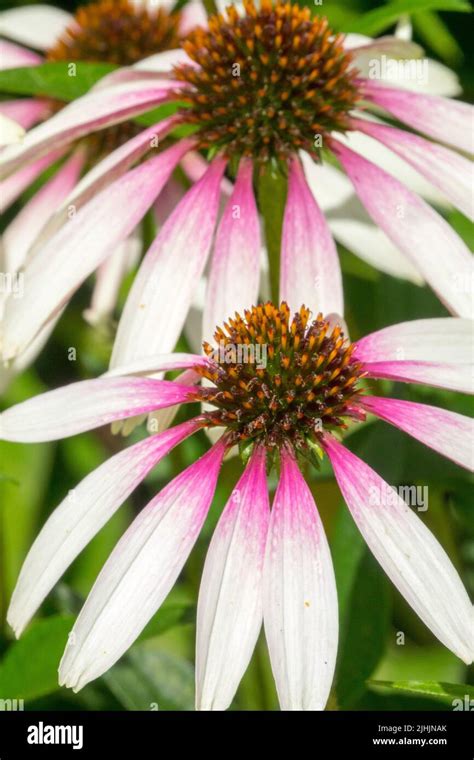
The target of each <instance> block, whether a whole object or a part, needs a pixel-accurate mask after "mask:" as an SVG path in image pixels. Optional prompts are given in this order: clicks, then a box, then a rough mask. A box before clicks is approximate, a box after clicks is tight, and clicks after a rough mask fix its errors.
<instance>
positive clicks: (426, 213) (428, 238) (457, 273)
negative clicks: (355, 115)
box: [333, 143, 473, 318]
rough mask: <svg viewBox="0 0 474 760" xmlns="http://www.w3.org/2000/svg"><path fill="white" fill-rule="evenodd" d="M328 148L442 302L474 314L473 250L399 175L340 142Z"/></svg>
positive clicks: (464, 313)
mask: <svg viewBox="0 0 474 760" xmlns="http://www.w3.org/2000/svg"><path fill="white" fill-rule="evenodd" d="M333 148H334V150H335V151H336V153H337V156H338V158H339V159H340V160H341V162H342V164H343V166H344V168H345V170H346V172H347V173H348V175H349V177H350V179H351V181H352V183H353V185H354V187H355V189H356V192H357V194H358V195H359V197H360V199H361V200H362V203H363V204H364V206H365V208H366V209H367V211H368V213H369V214H370V216H371V217H372V219H373V220H374V221H375V222H376V224H378V225H379V226H380V227H381V228H382V229H383V230H384V232H385V233H386V234H387V235H388V237H389V238H390V239H391V240H392V241H393V242H394V243H395V245H396V246H397V247H398V248H399V249H400V250H402V251H403V252H404V253H406V255H407V256H408V257H409V258H411V260H412V261H413V263H414V264H415V266H417V267H418V269H419V270H420V272H421V274H422V275H423V277H424V278H425V279H426V281H427V282H428V283H429V284H430V285H431V287H432V288H433V290H434V291H435V292H436V293H437V295H438V296H439V298H440V299H441V300H442V301H443V302H444V303H445V305H446V306H447V307H448V308H449V309H450V310H451V311H452V312H453V313H454V314H458V315H459V316H464V317H469V318H470V317H471V316H472V314H473V303H472V288H471V287H470V286H466V285H463V283H464V282H465V283H470V282H471V278H472V274H473V265H472V256H471V254H470V253H469V250H468V249H467V247H466V245H465V244H464V242H463V241H462V240H461V238H460V237H459V236H458V235H457V234H456V233H455V232H454V230H453V229H452V227H450V225H449V224H448V223H447V222H446V221H445V220H444V219H443V218H442V217H441V216H439V214H437V213H436V212H435V211H433V209H431V208H430V207H429V206H428V205H427V204H426V203H425V202H424V201H423V200H422V199H421V198H419V197H418V196H416V195H414V194H413V193H412V192H410V190H408V189H407V188H406V187H404V186H403V185H402V184H401V183H400V182H398V180H396V179H395V178H394V177H391V176H390V175H389V174H387V173H386V172H384V171H383V170H382V169H380V168H379V167H378V166H375V164H373V163H371V162H370V161H367V160H366V159H365V158H362V156H359V155H358V154H357V153H354V152H353V151H352V150H350V149H349V148H346V147H345V146H343V145H342V144H341V143H337V145H336V144H335V143H333Z"/></svg>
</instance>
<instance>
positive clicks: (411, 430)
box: [358, 396, 474, 471]
mask: <svg viewBox="0 0 474 760" xmlns="http://www.w3.org/2000/svg"><path fill="white" fill-rule="evenodd" d="M358 404H360V405H361V406H362V407H363V408H364V409H366V410H367V411H368V412H371V413H372V414H375V415H377V417H380V419H381V420H385V422H389V423H390V424H391V425H395V427H398V428H400V430H403V431H404V432H405V433H408V435H411V436H413V438H416V439H417V441H421V442H422V443H424V444H425V446H429V447H430V448H431V449H434V451H437V452H438V453H439V454H441V455H442V456H444V457H447V458H448V459H452V460H453V462H456V464H459V465H460V466H461V467H465V468H466V469H468V470H471V471H473V470H474V420H472V419H470V417H466V416H465V415H463V414H456V413H455V412H449V411H447V410H446V409H439V408H438V407H436V406H429V405H428V404H418V403H416V402H414V401H403V400H402V399H395V398H381V397H378V396H360V397H359V400H358Z"/></svg>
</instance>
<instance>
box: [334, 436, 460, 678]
mask: <svg viewBox="0 0 474 760" xmlns="http://www.w3.org/2000/svg"><path fill="white" fill-rule="evenodd" d="M326 449H327V451H328V454H329V456H330V459H331V463H332V465H333V468H334V473H335V475H336V479H337V481H338V483H339V487H340V489H341V491H342V494H343V496H344V499H345V501H346V504H347V506H348V507H349V509H350V510H351V513H352V516H353V518H354V520H355V522H356V524H357V527H358V528H359V530H360V532H361V533H362V535H363V537H364V539H365V540H366V542H367V544H368V546H369V548H370V550H371V551H372V552H373V554H374V555H375V557H376V559H377V560H378V561H379V562H380V564H381V565H382V567H383V569H384V570H385V572H386V573H387V575H388V576H389V578H390V579H391V580H392V582H393V583H394V584H395V586H396V587H397V588H398V590H399V591H400V593H401V594H402V595H403V596H404V597H405V599H406V600H407V602H408V603H409V604H410V605H411V606H412V607H413V609H414V610H415V612H416V613H417V615H418V616H419V617H420V618H421V619H422V620H423V622H424V623H425V625H427V626H428V628H430V630H431V631H432V632H433V633H434V635H435V636H437V638H438V639H439V640H440V641H441V642H442V643H443V644H444V645H445V646H446V647H448V649H450V650H451V651H452V652H454V653H455V654H456V655H457V656H458V657H460V658H461V659H462V660H464V662H466V663H470V662H472V658H473V651H474V641H473V634H474V615H473V608H472V605H471V603H470V601H469V597H468V595H467V593H466V591H465V589H464V587H463V585H462V582H461V579H460V578H459V575H458V574H457V572H456V570H455V569H454V567H453V565H452V563H451V561H450V559H449V557H448V555H447V554H446V552H445V551H444V549H443V548H442V546H441V544H439V543H438V541H437V540H436V538H435V537H434V536H433V534H432V533H431V532H430V531H429V530H428V528H426V526H425V525H424V524H423V522H422V521H421V519H420V518H419V517H417V516H416V514H415V513H414V512H413V511H412V510H411V509H410V508H409V507H408V506H407V505H406V504H405V502H404V501H403V499H401V498H400V496H398V494H397V493H396V492H395V491H394V490H393V489H392V488H391V487H390V486H388V485H387V483H385V482H384V481H383V480H382V478H380V477H379V476H378V475H377V473H376V472H374V471H373V470H372V469H371V468H370V467H369V466H368V465H366V464H365V463H364V462H362V461H361V460H360V459H358V457H356V456H355V455H354V454H352V453H351V452H350V451H349V450H348V449H346V448H344V446H342V445H341V444H340V443H338V442H337V441H336V440H335V439H334V438H330V437H329V436H327V437H326Z"/></svg>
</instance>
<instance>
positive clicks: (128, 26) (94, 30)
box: [46, 0, 180, 159]
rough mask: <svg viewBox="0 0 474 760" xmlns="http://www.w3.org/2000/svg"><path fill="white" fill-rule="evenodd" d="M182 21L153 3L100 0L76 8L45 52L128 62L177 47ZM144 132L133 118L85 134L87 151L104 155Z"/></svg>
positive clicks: (51, 57)
mask: <svg viewBox="0 0 474 760" xmlns="http://www.w3.org/2000/svg"><path fill="white" fill-rule="evenodd" d="M179 21H180V16H179V14H177V13H173V14H170V13H168V12H167V11H165V10H163V9H162V8H153V7H151V5H150V6H149V7H147V6H146V4H143V5H139V4H134V3H132V2H131V1H130V0H98V2H94V3H91V4H90V5H85V6H81V7H80V8H79V9H78V10H77V11H76V14H75V17H74V22H73V23H72V24H71V25H70V26H69V27H68V29H67V30H66V31H65V32H64V33H63V35H62V37H61V38H60V39H59V40H58V41H57V42H56V44H55V45H54V47H52V48H51V49H50V50H48V51H47V53H46V58H47V60H48V61H73V62H75V61H86V62H89V63H97V62H99V63H113V64H116V65H119V66H130V65H132V64H134V63H136V62H137V61H139V60H141V59H142V58H146V57H147V56H150V55H153V54H155V53H161V52H162V51H165V50H171V49H173V48H177V47H178V46H179ZM60 107H62V104H56V105H55V110H58V108H60ZM140 131H141V128H140V127H139V126H138V125H137V124H135V123H134V122H124V123H123V124H117V125H116V126H112V127H108V128H107V129H105V130H103V131H101V132H97V133H95V134H94V135H90V136H89V137H88V138H87V146H88V148H89V153H90V155H92V156H94V157H95V159H97V158H100V157H102V156H103V155H106V154H107V153H109V152H110V151H112V150H114V149H115V148H117V147H119V146H120V145H122V144H123V143H124V142H126V141H127V140H129V139H131V138H132V137H134V136H135V135H137V134H138V133H139V132H140Z"/></svg>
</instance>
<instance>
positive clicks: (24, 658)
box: [0, 615, 74, 702]
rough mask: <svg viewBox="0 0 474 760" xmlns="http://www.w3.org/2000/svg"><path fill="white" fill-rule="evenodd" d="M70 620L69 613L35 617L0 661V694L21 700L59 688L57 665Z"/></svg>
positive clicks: (71, 623) (3, 697)
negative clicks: (40, 618)
mask: <svg viewBox="0 0 474 760" xmlns="http://www.w3.org/2000/svg"><path fill="white" fill-rule="evenodd" d="M73 624H74V618H73V617H72V616H70V615H53V616H51V617H48V618H44V619H43V620H37V621H35V622H34V623H32V625H31V627H30V628H29V629H28V630H27V632H26V633H25V634H24V635H23V636H22V638H21V639H20V640H19V641H16V642H15V643H14V644H12V645H11V646H10V647H9V649H8V650H7V653H6V654H5V656H4V658H3V660H2V661H1V662H0V696H1V697H2V699H24V700H25V702H27V701H28V700H32V699H37V698H38V697H43V696H45V695H47V694H51V693H52V692H54V691H57V690H58V689H59V684H58V666H59V662H60V660H61V656H62V653H63V651H64V648H65V646H66V643H67V637H68V633H69V631H70V630H71V629H72V626H73Z"/></svg>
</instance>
